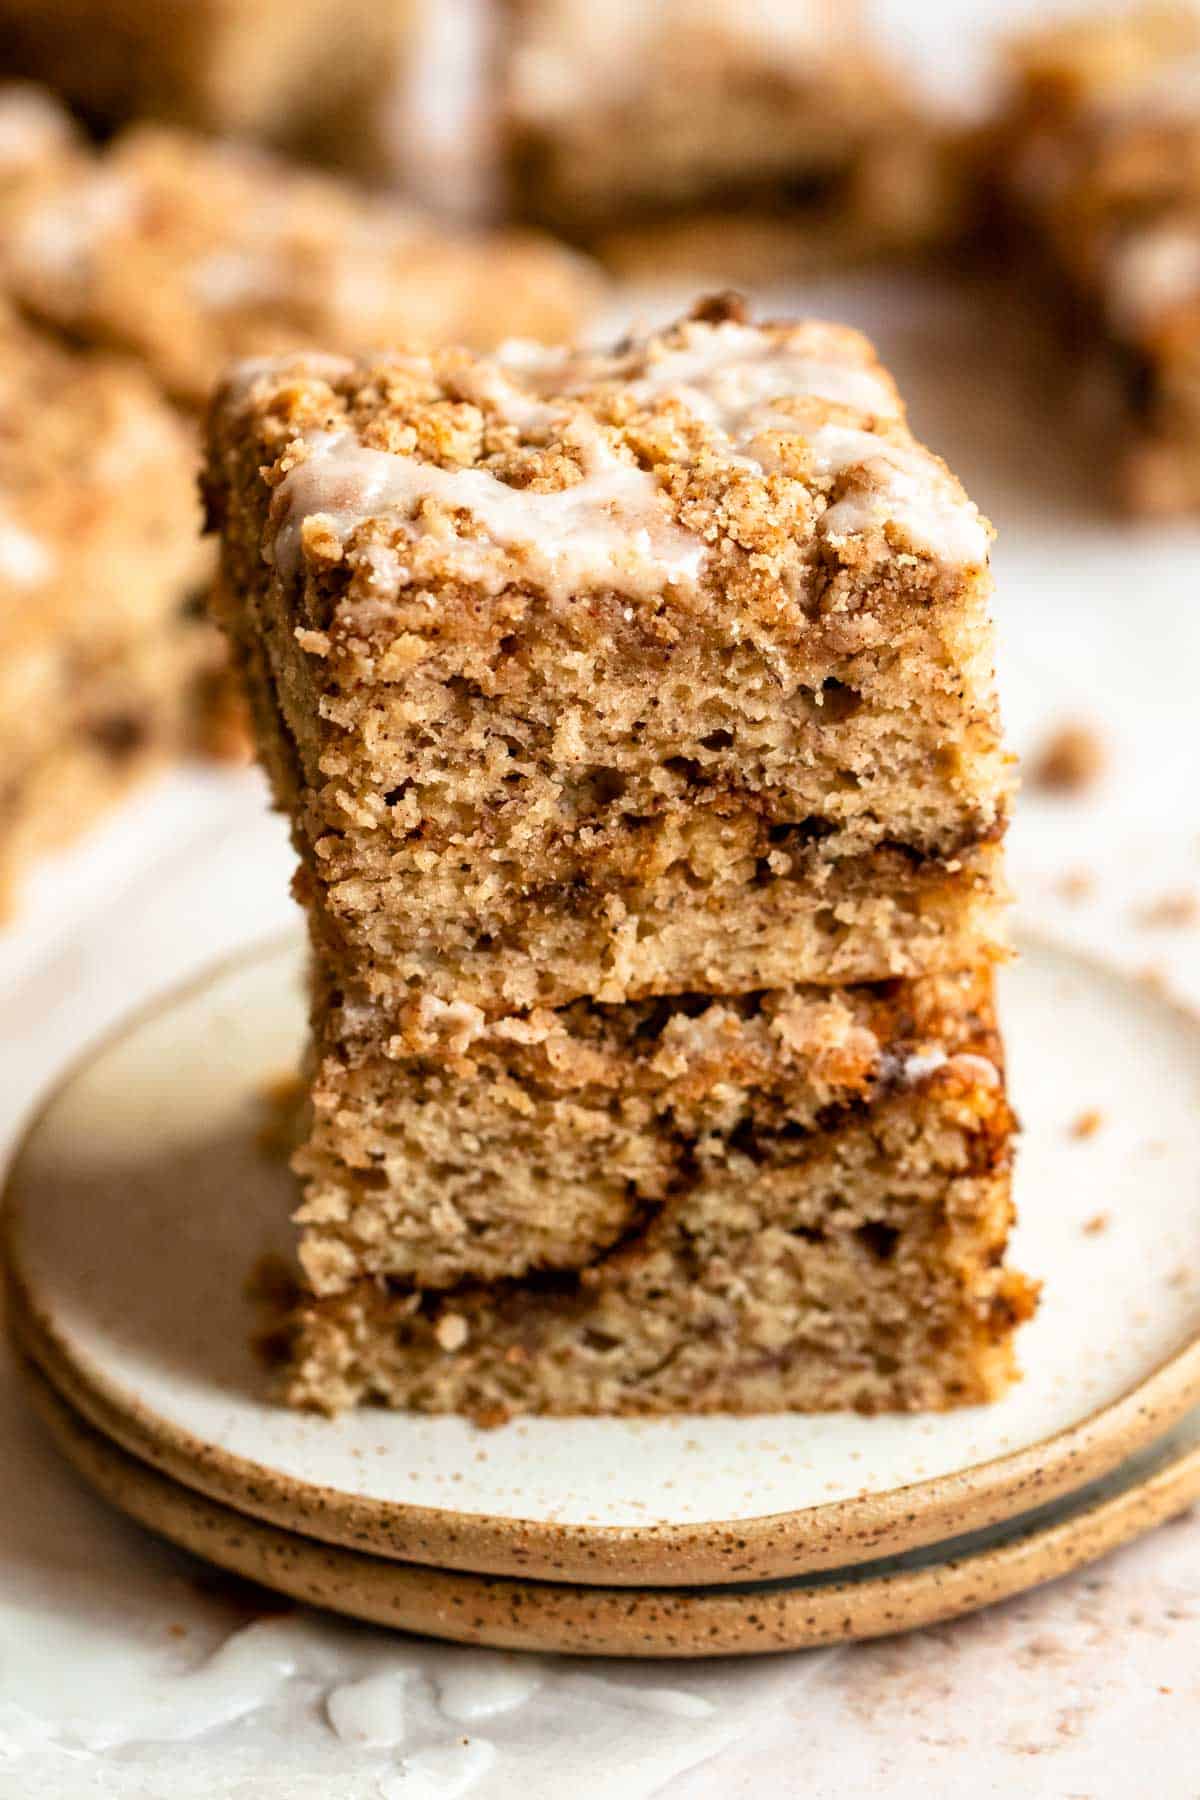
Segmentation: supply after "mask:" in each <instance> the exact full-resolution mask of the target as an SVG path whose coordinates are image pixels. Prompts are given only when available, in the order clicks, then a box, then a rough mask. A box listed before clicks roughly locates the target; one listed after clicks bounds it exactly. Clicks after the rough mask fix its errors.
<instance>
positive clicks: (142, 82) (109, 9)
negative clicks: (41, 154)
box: [0, 0, 413, 149]
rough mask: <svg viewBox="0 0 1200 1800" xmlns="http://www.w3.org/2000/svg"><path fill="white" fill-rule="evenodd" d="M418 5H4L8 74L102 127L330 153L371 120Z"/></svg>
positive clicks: (225, 0) (233, 1)
mask: <svg viewBox="0 0 1200 1800" xmlns="http://www.w3.org/2000/svg"><path fill="white" fill-rule="evenodd" d="M412 9H413V0H184V3H183V4H169V3H163V0H54V3H53V4H52V5H48V4H47V3H46V0H0V70H2V71H3V72H4V73H5V74H6V75H19V76H26V77H29V78H32V79H34V80H37V81H43V82H45V83H46V84H47V85H48V86H50V87H53V88H55V89H56V90H57V91H58V92H59V93H60V94H61V95H62V96H63V97H64V99H66V100H68V101H69V102H70V103H71V104H72V105H73V106H75V107H76V108H77V109H78V110H79V112H80V113H82V114H83V116H84V117H85V118H86V119H87V120H88V122H89V124H91V125H93V126H95V127H97V128H99V129H101V130H112V129H113V128H114V127H117V126H120V125H123V124H125V123H127V122H128V121H129V120H131V119H137V118H151V119H163V120H167V121H170V122H171V123H174V124H181V125H189V126H193V127H195V128H196V129H198V130H203V131H210V132H213V133H216V134H232V135H235V136H239V137H247V138H253V139H257V140H260V141H263V142H268V143H275V144H281V145H285V146H289V147H292V148H305V149H312V148H314V147H317V148H319V147H320V146H321V145H322V144H323V143H327V142H329V141H330V139H331V138H332V139H334V140H336V138H337V137H338V136H339V135H342V134H343V133H344V131H345V123H344V121H345V119H346V117H347V116H348V115H349V114H351V113H352V112H355V111H357V112H360V113H361V112H364V111H368V112H369V111H370V109H371V108H372V106H373V105H374V104H375V103H376V102H377V100H378V98H379V97H380V96H381V94H382V93H383V92H384V91H385V89H386V85H387V83H388V82H389V81H390V80H391V78H392V71H393V69H394V67H395V64H396V62H397V59H398V57H399V56H400V54H401V52H402V50H403V45H404V42H405V38H406V34H407V28H408V22H409V16H410V14H411V12H412Z"/></svg>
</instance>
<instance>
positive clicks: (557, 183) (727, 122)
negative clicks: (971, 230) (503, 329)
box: [497, 0, 963, 278]
mask: <svg viewBox="0 0 1200 1800" xmlns="http://www.w3.org/2000/svg"><path fill="white" fill-rule="evenodd" d="M861 14H862V9H861V7H859V6H858V5H857V4H855V3H854V0H850V4H835V3H834V0H795V3H794V4H780V3H779V0H745V3H741V0H720V3H714V0H665V3H664V4H661V5H655V6H622V5H613V4H610V3H606V0H592V3H590V4H589V3H588V0H505V3H504V4H503V5H502V7H501V25H500V27H499V43H498V48H497V56H498V59H499V63H500V66H501V70H502V74H501V89H502V92H501V109H502V115H503V133H504V138H505V142H506V146H507V160H508V176H509V181H510V186H511V192H512V198H513V202H514V205H515V208H516V210H517V212H518V214H519V215H520V216H522V217H525V218H528V219H530V220H532V221H534V222H536V223H538V224H542V225H546V226H549V227H551V228H552V229H554V230H556V231H559V232H561V233H563V234H564V235H565V236H568V237H571V238H573V239H575V240H577V241H581V242H585V243H587V244H589V245H591V246H593V247H598V248H599V249H600V251H601V253H602V254H603V255H605V256H606V257H607V258H608V259H609V260H611V261H613V262H614V263H616V264H618V265H621V266H624V267H630V268H633V269H636V268H639V267H645V268H646V269H647V270H653V271H655V272H662V271H663V269H664V268H666V269H668V270H671V269H679V268H691V269H695V268H697V267H701V266H703V267H705V268H707V269H708V270H710V271H711V272H713V273H721V272H722V271H724V272H734V273H737V274H738V275H739V276H741V277H743V278H749V277H750V276H751V275H753V274H758V273H761V274H763V275H764V276H770V275H771V274H777V273H780V272H783V273H786V272H787V270H788V268H789V267H795V266H796V265H797V264H803V263H805V262H807V261H811V260H823V259H825V258H829V257H834V258H836V257H840V256H845V255H852V256H858V255H870V254H873V253H875V252H879V251H887V250H909V249H913V248H918V247H921V246H923V245H927V244H929V243H932V242H936V241H938V240H940V239H942V238H944V237H945V236H947V235H949V234H951V233H953V232H954V231H955V230H956V229H957V228H958V225H959V223H960V209H961V205H962V175H963V171H962V167H961V163H960V160H959V157H958V155H957V154H956V151H955V148H954V146H953V145H952V144H951V143H950V142H948V141H947V140H945V139H944V137H943V134H942V133H941V132H940V131H939V130H938V129H937V128H936V126H933V125H931V124H930V123H929V122H927V121H925V120H924V119H923V118H922V117H921V109H920V108H918V106H917V105H916V104H915V103H914V101H913V100H912V98H911V97H910V95H909V93H908V91H907V89H906V87H905V85H904V83H903V82H902V81H901V79H900V78H899V76H898V74H897V73H896V72H895V71H894V70H893V69H892V68H891V67H890V66H889V65H888V64H887V63H886V62H885V60H884V59H883V58H882V57H881V55H880V54H879V53H878V51H877V50H876V48H875V46H874V45H873V42H872V39H871V35H870V33H869V31H868V30H867V29H866V27H865V25H864V22H863V19H862V16H861ZM718 265H720V266H718Z"/></svg>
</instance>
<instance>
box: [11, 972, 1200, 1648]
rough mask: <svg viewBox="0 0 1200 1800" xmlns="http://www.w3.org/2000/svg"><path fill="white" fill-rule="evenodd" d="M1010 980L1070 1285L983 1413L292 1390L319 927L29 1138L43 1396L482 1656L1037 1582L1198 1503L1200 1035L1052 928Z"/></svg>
mask: <svg viewBox="0 0 1200 1800" xmlns="http://www.w3.org/2000/svg"><path fill="white" fill-rule="evenodd" d="M1005 981H1006V990H1005V996H1004V998H1005V1012H1006V1030H1007V1034H1008V1041H1009V1046H1010V1051H1011V1054H1012V1060H1013V1087H1014V1093H1015V1096H1016V1101H1017V1105H1018V1108H1019V1110H1020V1111H1021V1113H1022V1115H1023V1118H1024V1123H1025V1138H1024V1143H1023V1146H1022V1154H1021V1165H1020V1175H1019V1180H1018V1190H1017V1191H1018V1203H1019V1205H1020V1208H1021V1214H1022V1223H1021V1226H1020V1228H1019V1232H1018V1236H1017V1239H1016V1240H1015V1243H1014V1261H1015V1262H1016V1263H1017V1264H1018V1266H1020V1267H1022V1268H1024V1269H1026V1270H1028V1271H1029V1272H1031V1273H1033V1274H1036V1275H1039V1276H1040V1277H1041V1278H1042V1279H1043V1281H1044V1282H1045V1293H1044V1298H1043V1305H1042V1308H1041V1311H1040V1313H1039V1315H1038V1317H1037V1319H1036V1320H1035V1322H1034V1323H1033V1324H1032V1325H1031V1326H1029V1327H1028V1328H1027V1329H1026V1331H1025V1332H1024V1333H1023V1336H1022V1340H1021V1353H1022V1358H1023V1362H1024V1366H1025V1370H1026V1375H1025V1379H1024V1381H1023V1382H1021V1383H1020V1384H1018V1386H1017V1387H1016V1388H1014V1389H1013V1390H1012V1392H1011V1393H1010V1394H1009V1395H1008V1396H1007V1397H1006V1398H1005V1399H1004V1400H1002V1401H1001V1402H999V1403H997V1404H995V1405H993V1406H990V1407H980V1408H969V1409H965V1410H962V1411H959V1412H954V1413H948V1414H944V1415H937V1416H931V1415H912V1416H902V1417H893V1416H887V1417H879V1418H859V1417H857V1416H847V1415H840V1414H839V1415H829V1416H825V1417H799V1416H794V1415H782V1416H772V1417H757V1418H746V1419H737V1418H726V1417H710V1418H683V1419H667V1420H613V1419H581V1420H551V1419H530V1420H520V1421H516V1422H514V1423H512V1424H510V1425H507V1426H504V1427H501V1428H499V1429H497V1430H492V1431H480V1430H478V1429H476V1428H475V1427H473V1426H471V1425H469V1424H467V1423H466V1422H465V1421H463V1420H460V1419H454V1418H446V1419H431V1418H424V1417H415V1416H412V1415H407V1414H395V1413H385V1412H381V1411H375V1410H363V1411H361V1412H358V1413H355V1414H351V1415H347V1416H346V1417H343V1418H341V1419H338V1420H327V1419H322V1418H316V1417H311V1416H308V1415H301V1414H296V1413H291V1412H288V1411H286V1410H284V1409H282V1408H280V1407H278V1406H276V1405H275V1404H273V1403H272V1401H271V1398H270V1379H269V1372H268V1370H267V1369H266V1368H265V1366H264V1361H263V1357H262V1354H261V1351H262V1344H263V1338H264V1332H265V1331H267V1328H268V1327H269V1323H270V1321H269V1319H268V1318H267V1317H266V1316H265V1315H264V1311H263V1298H262V1292H263V1283H262V1282H261V1281H257V1280H255V1278H254V1277H255V1271H258V1270H261V1269H263V1268H264V1267H266V1266H270V1259H274V1258H275V1257H278V1256H283V1255H286V1254H287V1250H288V1244H289V1227H288V1212H289V1209H290V1206H291V1205H292V1203H293V1199H294V1195H293V1189H292V1182H291V1178H290V1177H289V1175H288V1172H287V1169H286V1167H285V1166H284V1164H283V1162H282V1160H281V1158H280V1157H279V1155H278V1154H277V1153H274V1152H272V1151H271V1150H270V1149H269V1147H268V1146H266V1145H265V1144H264V1134H263V1125H264V1118H265V1105H266V1096H267V1095H268V1094H269V1092H270V1091H271V1089H272V1087H273V1085H274V1084H276V1083H277V1081H278V1080H279V1078H280V1077H281V1076H283V1075H285V1074H286V1073H287V1071H288V1070H289V1068H290V1067H292V1066H293V1064H294V1060H295V1054H296V1048H297V1045H298V1043H299V1041H300V1036H301V1031H302V1025H303V991H302V951H301V947H300V945H299V943H298V942H296V941H294V940H289V941H287V942H286V943H281V944H275V945H272V946H269V947H268V948H267V949H265V950H260V951H257V952H255V953H253V954H251V955H250V956H248V957H247V958H245V959H244V960H241V961H239V962H237V963H236V964H233V965H227V966H225V967H223V968H222V969H219V970H218V971H216V972H215V973H214V974H212V975H211V976H209V977H207V978H206V979H205V980H203V981H202V982H201V983H199V984H197V985H195V986H193V987H191V988H190V989H188V990H187V991H185V992H183V993H180V994H176V995H174V996H172V997H170V998H168V999H167V1000H166V1001H164V1002H162V1003H160V1004H159V1005H158V1006H157V1007H155V1008H154V1009H153V1010H152V1011H151V1012H149V1013H146V1014H143V1015H141V1016H140V1017H138V1018H136V1019H134V1020H133V1021H132V1022H131V1023H129V1024H128V1025H127V1026H126V1027H124V1028H123V1029H122V1030H121V1031H119V1032H118V1033H117V1034H116V1035H115V1036H113V1037H112V1038H110V1039H109V1040H108V1041H107V1042H105V1043H104V1044H102V1045H101V1046H100V1047H99V1048H98V1049H96V1050H94V1051H93V1052H92V1053H91V1054H90V1055H89V1056H88V1057H87V1058H86V1059H85V1061H84V1062H83V1063H82V1064H81V1065H80V1066H78V1067H77V1068H76V1069H75V1070H74V1071H73V1072H72V1073H71V1074H69V1075H68V1077H67V1078H66V1080H65V1081H64V1082H63V1084H62V1085H61V1086H60V1088H59V1089H58V1091H57V1092H56V1093H55V1095H54V1096H53V1097H52V1098H51V1100H50V1101H49V1103H48V1104H47V1105H46V1107H45V1108H44V1109H43V1111H42V1113H41V1114H40V1116H39V1117H38V1118H37V1120H36V1121H35V1122H34V1124H33V1127H32V1128H31V1130H30V1132H29V1134H28V1137H27V1139H26V1141H25V1144H24V1146H23V1148H22V1150H21V1152H20V1154H19V1155H18V1158H17V1160H16V1163H15V1165H14V1168H13V1172H12V1176H11V1179H10V1184H9V1192H8V1200H7V1258H8V1272H9V1285H10V1295H11V1323H12V1328H13V1331H14V1333H15V1335H16V1338H17V1341H18V1344H19V1346H20V1349H21V1351H22V1353H23V1356H24V1366H25V1369H26V1372H27V1379H28V1386H29V1391H30V1394H31V1397H32V1399H33V1401H34V1403H35V1404H36V1405H37V1406H38V1408H39V1410H40V1411H41V1412H42V1414H43V1415H44V1417H45V1419H46V1421H47V1424H48V1425H49V1427H50V1429H51V1431H52V1432H53V1433H54V1435H55V1437H56V1439H57V1440H58V1442H59V1444H60V1445H61V1447H62V1449H63V1450H64V1452H65V1453H66V1454H67V1456H69V1457H70V1459H71V1460H72V1462H74V1464H75V1465H76V1466H77V1468H78V1469H79V1470H80V1472H81V1473H82V1474H83V1476H84V1477H85V1479H87V1480H88V1481H90V1482H91V1483H92V1484H93V1485H94V1486H95V1487H96V1488H98V1489H99V1490H100V1491H101V1492H102V1493H104V1494H105V1495H106V1496H107V1497H108V1498H109V1499H110V1500H111V1501H113V1502H114V1503H115V1504H116V1505H117V1506H119V1507H121V1508H122V1509H123V1510H124V1511H126V1512H127V1513H130V1514H131V1515H132V1516H133V1517H135V1518H137V1519H139V1520H140V1521H141V1522H142V1523H143V1524H145V1525H146V1526H148V1527H149V1528H150V1529H152V1530H154V1531H157V1532H159V1533H160V1534H162V1535H163V1536H165V1537H167V1538H170V1539H171V1540H173V1541H174V1542H176V1543H178V1544H181V1545H183V1546H185V1547H186V1548H188V1549H190V1550H192V1551H194V1552H196V1553H197V1554H198V1555H200V1556H202V1557H205V1558H207V1559H208V1560H209V1561H211V1562H214V1563H217V1564H220V1565H221V1566H222V1567H224V1568H227V1569H230V1570H233V1571H235V1572H237V1573H238V1574H241V1575H245V1576H249V1577H251V1578H253V1579H255V1580H257V1581H260V1582H262V1583H265V1584H266V1585H268V1586H270V1587H273V1588H277V1589H279V1590H281V1591H282V1592H284V1593H287V1594H289V1595H291V1596H293V1597H295V1598H297V1599H301V1600H305V1601H309V1602H313V1603H315V1604H318V1605H322V1606H327V1607H332V1608H335V1609H337V1610H339V1611H342V1612H346V1613H351V1614H354V1615H356V1616H359V1617H362V1618H366V1619H371V1620H375V1621H378V1622H381V1623H384V1624H390V1625H396V1626H402V1627H404V1628H405V1629H408V1630H413V1631H420V1632H426V1633H430V1634H432V1635H435V1636H439V1637H446V1638H454V1639H459V1640H462V1641H466V1642H472V1643H483V1644H494V1645H501V1646H509V1647H517V1648H531V1649H532V1648H536V1649H554V1650H569V1651H575V1652H583V1653H616V1654H622V1655H634V1656H638V1655H640V1656H694V1655H724V1654H731V1653H743V1652H756V1651H767V1650H777V1649H784V1648H789V1647H795V1646H800V1645H806V1644H817V1643H828V1642H831V1641H834V1640H839V1639H844V1638H851V1637H865V1636H871V1635H875V1634H878V1633H883V1632H891V1631H896V1630H900V1629H903V1628H905V1627H908V1626H913V1625H919V1624H924V1623H928V1622H931V1621H933V1620H937V1619H942V1618H947V1617H951V1616H953V1615H955V1614H958V1613H962V1612H965V1611H968V1610H970V1609H972V1608H974V1607H978V1606H982V1605H985V1604H987V1603H988V1602H990V1601H993V1600H997V1599H1001V1598H1003V1597H1004V1596H1006V1595H1009V1594H1013V1593H1016V1592H1019V1591H1020V1590H1022V1589H1024V1588H1027V1587H1030V1586H1032V1585H1033V1584H1035V1583H1037V1582H1040V1581H1045V1580H1047V1579H1049V1578H1051V1577H1053V1576H1055V1575H1058V1574H1061V1573H1063V1572H1065V1571H1066V1570H1068V1569H1071V1568H1074V1567H1077V1566H1079V1565H1080V1564H1082V1563H1084V1562H1087V1561H1089V1560H1090V1559H1092V1558H1094V1557H1096V1556H1099V1555H1101V1554H1103V1553H1104V1552H1105V1551H1107V1550H1109V1549H1111V1548H1113V1547H1114V1546H1115V1545H1118V1544H1120V1543H1123V1542H1125V1541H1126V1540H1128V1539H1129V1538H1131V1537H1133V1536H1135V1535H1137V1534H1138V1533H1139V1532H1141V1531H1144V1530H1146V1529H1148V1528H1149V1527H1150V1526H1152V1525H1154V1524H1156V1523H1158V1522H1160V1521H1161V1520H1163V1519H1165V1518H1167V1517H1169V1516H1171V1515H1172V1514H1173V1513H1175V1512H1178V1511H1180V1510H1182V1509H1183V1508H1184V1507H1186V1506H1188V1505H1189V1504H1191V1502H1192V1501H1193V1500H1194V1499H1195V1498H1196V1497H1197V1496H1198V1495H1200V1208H1198V1207H1197V1205H1196V1199H1195V1197H1196V1192H1197V1177H1198V1174H1200V1105H1198V1104H1197V1102H1198V1101H1200V1022H1197V1021H1196V1020H1194V1019H1193V1018H1192V1017H1190V1016H1189V1015H1188V1014H1186V1013H1184V1012H1183V1011H1181V1010H1179V1009H1177V1008H1175V1007H1174V1006H1173V1005H1172V1004H1171V1002H1170V1001H1169V1000H1167V999H1165V998H1164V997H1163V996H1162V995H1160V994H1159V993H1157V992H1156V991H1155V990H1154V989H1153V988H1152V987H1150V986H1149V985H1147V984H1144V983H1138V982H1136V981H1131V980H1128V979H1126V978H1125V977H1123V976H1121V975H1119V974H1117V973H1115V972H1112V971H1109V970H1106V969H1104V968H1102V967H1100V966H1099V965H1091V964H1088V963H1085V962H1082V961H1080V960H1077V959H1076V958H1074V957H1072V956H1071V955H1069V954H1067V953H1066V952H1064V951H1061V950H1058V949H1054V948H1051V947H1048V946H1046V945H1043V944H1029V945H1026V946H1025V947H1024V955H1023V957H1022V959H1021V960H1020V962H1018V963H1017V964H1016V965H1015V966H1014V968H1013V969H1011V970H1010V971H1009V972H1008V973H1007V975H1006V977H1005ZM1081 1120H1086V1127H1085V1128H1083V1129H1081V1128H1080V1125H1079V1122H1080V1121H1081ZM264 1259H267V1260H264Z"/></svg>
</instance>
